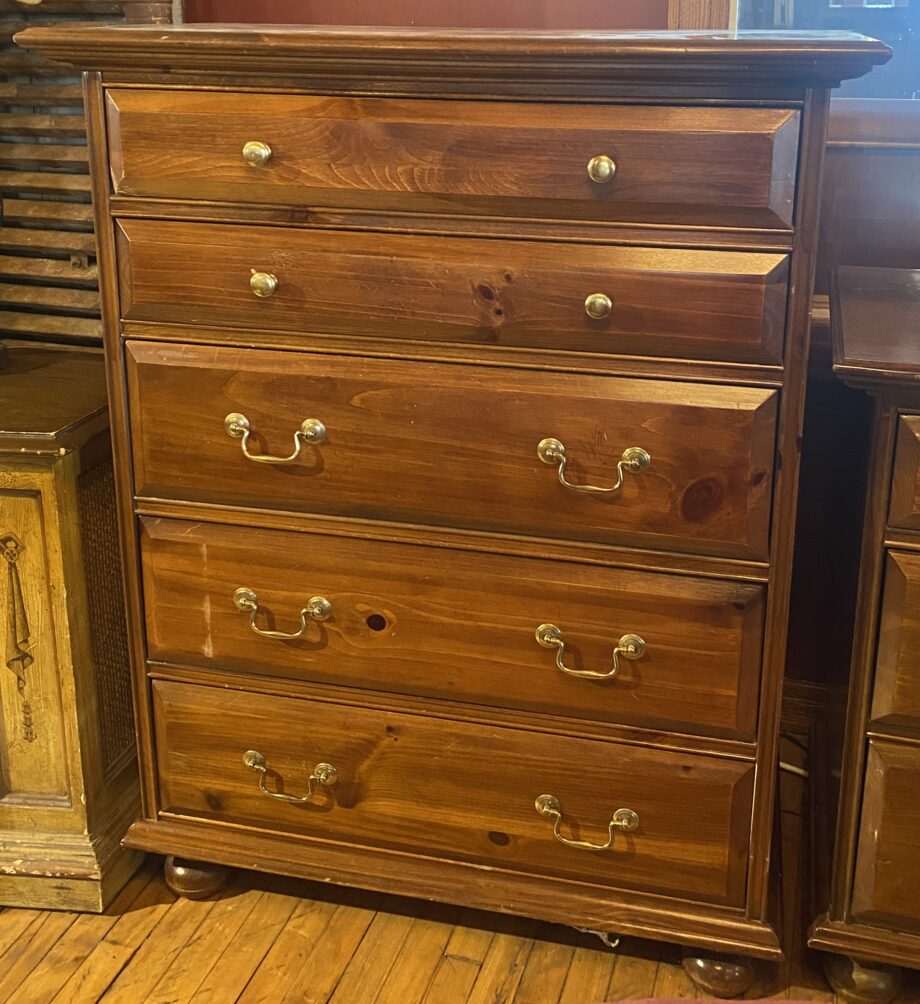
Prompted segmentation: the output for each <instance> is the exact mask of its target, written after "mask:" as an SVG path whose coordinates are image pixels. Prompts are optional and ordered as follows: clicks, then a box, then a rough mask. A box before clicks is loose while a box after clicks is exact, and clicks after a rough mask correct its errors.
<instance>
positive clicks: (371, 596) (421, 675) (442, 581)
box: [141, 519, 764, 739]
mask: <svg viewBox="0 0 920 1004" xmlns="http://www.w3.org/2000/svg"><path fill="white" fill-rule="evenodd" d="M141 551H142V558H143V569H144V598H145V603H146V610H147V645H148V652H149V655H150V657H151V658H152V659H155V660H158V661H166V662H173V663H180V664H190V665H200V666H205V667H208V668H212V665H213V666H216V667H218V668H222V669H227V670H231V671H234V672H237V673H243V674H252V675H254V676H260V677H265V676H271V677H286V678H290V679H296V680H314V681H321V682H326V683H333V684H344V685H345V686H354V687H362V688H367V689H370V690H379V691H388V692H394V693H401V694H413V695H418V696H423V697H436V698H442V699H446V700H456V701H464V702H469V703H472V704H478V705H483V706H500V707H504V708H512V709H520V710H524V711H529V712H533V713H535V714H538V715H540V716H541V718H545V717H546V716H551V715H562V716H567V717H575V718H587V719H592V720H594V721H598V722H611V723H628V724H633V725H639V726H646V727H649V728H655V729H670V730H673V731H678V732H693V733H704V734H711V735H716V736H725V737H731V738H748V739H749V738H753V735H754V730H755V723H756V716H757V700H758V681H759V669H760V649H761V639H762V629H763V602H764V590H763V588H762V587H760V586H756V585H751V584H746V583H739V582H720V581H716V580H709V579H694V578H690V577H684V576H677V575H659V574H644V573H641V572H632V571H626V570H621V569H612V568H603V567H596V566H591V565H578V564H573V563H571V562H563V561H546V560H538V559H536V558H516V557H508V556H503V555H493V554H482V553H476V552H459V551H450V550H446V549H443V548H436V547H420V546H417V545H411V544H399V543H391V542H387V541H378V540H364V539H349V538H346V537H339V536H335V537H333V536H324V535H321V534H313V533H287V532H283V531H280V530H260V529H255V528H242V527H239V526H223V525H218V524H202V523H187V522H182V521H179V520H163V519H147V520H143V521H142V538H141ZM240 589H247V590H250V591H251V593H254V594H255V596H256V601H255V605H253V604H252V603H246V602H244V601H239V602H235V600H234V597H235V596H237V595H238V590H240ZM315 596H322V597H324V598H326V599H327V600H329V602H330V603H331V604H332V612H331V616H328V617H326V618H325V619H322V620H313V619H310V618H307V619H305V620H304V621H301V611H302V610H304V609H309V601H310V599H311V598H313V597H315ZM325 613H326V611H322V612H321V614H320V616H322V615H324V614H325ZM543 624H551V625H555V627H557V628H558V631H559V635H560V636H561V637H560V638H559V641H561V645H559V644H557V645H555V646H554V647H549V648H547V647H545V646H543V645H541V644H540V643H538V641H537V638H536V632H537V630H538V629H539V628H540V626H541V625H543ZM254 628H255V629H257V630H258V631H265V630H276V631H282V632H285V633H289V634H296V633H297V632H301V634H300V637H299V638H297V639H296V640H288V639H277V638H267V637H265V636H263V635H259V634H258V633H257V631H256V630H254ZM624 639H625V640H624ZM636 639H638V640H636ZM544 640H545V638H544ZM557 657H558V658H559V661H560V662H561V664H562V665H563V666H565V667H566V668H567V669H569V670H572V671H573V672H576V673H583V672H588V673H595V674H598V676H600V675H603V674H608V673H615V675H612V676H610V677H609V678H607V679H597V678H589V677H583V676H574V675H569V674H568V673H566V672H563V671H562V670H561V669H560V668H559V665H558V664H557V661H556V660H557Z"/></svg>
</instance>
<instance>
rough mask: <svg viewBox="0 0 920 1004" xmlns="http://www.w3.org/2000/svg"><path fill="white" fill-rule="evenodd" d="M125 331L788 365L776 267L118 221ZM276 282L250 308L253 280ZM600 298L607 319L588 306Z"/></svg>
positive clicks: (773, 263)
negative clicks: (152, 328)
mask: <svg viewBox="0 0 920 1004" xmlns="http://www.w3.org/2000/svg"><path fill="white" fill-rule="evenodd" d="M118 241H119V247H120V251H121V309H122V312H123V316H124V317H125V318H127V319H128V320H137V321H146V322H157V323H180V324H189V323H191V324H200V323H207V324H215V323H216V324H222V325H227V326H234V327H248V328H254V329H262V330H279V331H290V332H292V333H293V334H299V335H302V334H304V333H306V332H328V333H333V334H346V335H349V334H350V335H359V336H360V335H367V334H370V335H373V336H374V337H384V338H389V339H412V340H424V341H427V340H432V341H442V342H445V341H454V342H467V343H471V344H472V345H473V346H487V347H490V346H500V347H503V348H513V347H527V348H542V349H561V350H565V351H577V352H594V353H623V354H629V355H663V356H685V357H690V358H701V359H706V358H710V359H724V360H730V361H740V362H760V363H777V362H781V361H782V350H783V334H784V327H785V311H786V303H787V280H788V269H789V259H788V256H786V255H781V254H746V253H737V252H723V251H686V250H677V249H667V250H665V249H660V250H652V249H645V248H617V247H585V246H583V245H574V246H563V245H560V244H553V243H542V242H541V243H535V242H533V241H507V240H505V241H496V240H482V239H480V240H476V239H474V238H469V237H464V238H448V237H420V236H417V235H411V234H403V235H387V234H373V235H368V234H367V233H363V232H360V231H358V232H348V231H333V230H295V229H293V228H285V229H283V230H282V229H277V228H268V227H239V226H210V225H207V224H189V223H175V222H173V223H166V222H162V221H149V220H122V221H120V223H119V225H118ZM254 269H255V270H257V271H260V272H265V273H270V274H272V275H274V276H275V277H276V279H277V283H278V284H277V288H276V289H275V291H274V292H273V293H272V294H271V296H268V297H265V298H259V297H257V296H254V295H253V293H252V290H251V289H250V285H249V281H250V277H251V275H252V271H253V270H254ZM595 293H603V294H604V295H607V296H608V298H609V299H610V300H611V302H612V304H613V306H612V309H611V310H610V313H609V315H608V316H606V317H603V318H598V319H595V318H592V317H589V316H588V314H587V312H586V310H585V300H586V298H587V297H588V296H590V295H592V294H595Z"/></svg>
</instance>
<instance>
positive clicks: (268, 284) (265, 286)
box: [249, 269, 609, 302]
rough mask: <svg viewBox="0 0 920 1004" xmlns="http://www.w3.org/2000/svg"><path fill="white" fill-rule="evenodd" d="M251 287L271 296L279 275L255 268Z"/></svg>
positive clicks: (257, 292) (261, 294) (256, 292)
mask: <svg viewBox="0 0 920 1004" xmlns="http://www.w3.org/2000/svg"><path fill="white" fill-rule="evenodd" d="M249 288H250V289H251V290H252V291H253V293H255V295H256V296H262V297H265V296H271V295H272V293H274V292H275V290H276V289H277V288H278V277H277V276H275V275H272V274H271V272H257V271H256V270H255V269H253V270H252V276H251V278H250V279H249ZM608 302H609V301H608Z"/></svg>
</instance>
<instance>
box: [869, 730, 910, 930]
mask: <svg viewBox="0 0 920 1004" xmlns="http://www.w3.org/2000/svg"><path fill="white" fill-rule="evenodd" d="M918 888H920V747H918V746H908V745H901V744H899V743H893V742H887V741H885V740H882V739H872V740H870V742H869V756H868V759H867V761H866V779H865V788H864V791H863V802H862V816H861V819H860V826H859V845H858V852H857V858H856V873H855V875H854V879H853V897H852V905H853V914H854V916H855V917H856V918H858V919H861V920H867V921H876V922H880V923H882V924H887V925H891V926H893V927H896V928H899V929H900V928H902V927H909V928H911V929H913V930H918V929H920V896H918V895H917V889H918Z"/></svg>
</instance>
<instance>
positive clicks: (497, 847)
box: [154, 682, 752, 905]
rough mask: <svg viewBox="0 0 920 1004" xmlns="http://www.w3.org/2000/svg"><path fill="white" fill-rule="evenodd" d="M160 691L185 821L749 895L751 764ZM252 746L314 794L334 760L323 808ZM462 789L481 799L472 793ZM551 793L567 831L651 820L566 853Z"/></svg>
mask: <svg viewBox="0 0 920 1004" xmlns="http://www.w3.org/2000/svg"><path fill="white" fill-rule="evenodd" d="M154 695H155V701H156V726H157V737H158V750H159V758H158V763H159V775H160V784H161V791H162V805H163V811H164V812H166V813H169V814H170V815H178V816H189V815H191V816H197V817H200V818H203V819H212V820H216V821H222V822H224V823H231V824H235V825H236V826H241V827H244V828H248V827H253V826H256V827H261V828H265V829H268V830H282V831H284V832H287V833H298V834H303V835H304V836H306V837H312V838H314V839H316V838H321V839H324V840H330V839H331V840H339V841H342V840H344V841H348V842H352V843H354V842H358V843H360V844H364V843H370V844H374V845H382V846H384V847H392V848H399V849H403V850H410V851H413V850H414V851H417V852H422V853H425V854H429V855H430V854H434V855H437V856H440V857H443V858H444V859H445V862H447V861H449V860H451V859H455V858H456V859H460V860H466V861H471V862H478V863H480V864H486V865H490V866H491V867H493V868H499V869H502V870H505V869H511V870H523V871H525V872H530V873H536V874H539V875H541V876H545V877H547V878H549V877H550V876H563V877H564V876H568V877H574V878H579V879H582V880H585V881H590V882H593V883H599V884H601V885H614V886H619V887H626V888H630V887H634V888H640V889H646V890H651V891H662V892H670V893H677V894H681V893H683V894H687V895H692V896H693V897H694V898H699V899H702V900H704V901H709V902H714V903H730V904H735V905H737V904H739V903H740V902H741V901H742V899H741V897H742V895H743V893H742V890H743V885H744V878H745V872H746V868H747V864H746V845H747V834H746V826H745V823H744V820H745V819H746V817H747V815H748V813H749V811H750V790H751V781H752V769H751V765H750V764H744V763H737V762H732V761H727V760H719V759H715V758H706V757H691V756H686V755H685V756H678V755H675V754H671V753H660V752H658V751H655V750H651V749H646V750H641V749H638V748H630V747H627V746H622V747H617V746H607V745H605V744H592V743H589V742H584V741H578V740H572V739H563V738H561V737H550V736H546V735H544V736H542V737H541V739H540V741H539V743H538V744H537V743H535V742H534V741H533V740H534V737H533V736H532V735H528V734H527V733H516V732H513V731H511V730H507V729H493V728H488V727H481V726H471V725H462V724H460V723H453V724H450V725H448V724H447V723H446V722H441V723H436V722H431V721H426V720H425V719H424V718H420V717H417V716H407V715H398V714H390V715H387V714H381V713H375V712H373V711H360V710H358V709H356V708H352V709H349V708H345V707H341V706H334V705H323V704H321V703H319V702H313V701H311V702H298V701H291V700H289V699H280V698H272V697H261V696H256V695H242V694H239V693H233V692H225V691H220V690H204V689H202V688H200V687H194V686H187V685H183V684H173V683H164V682H158V683H157V684H155V686H154ZM246 749H257V750H259V751H260V752H262V753H263V754H264V755H265V757H266V760H267V764H268V769H269V770H270V772H271V773H270V774H269V775H268V781H267V783H268V785H269V790H279V791H284V792H286V793H290V794H292V795H297V796H299V795H301V794H303V792H304V791H305V786H306V776H307V774H308V773H309V771H310V770H312V769H313V767H314V766H315V765H316V764H317V763H319V762H321V761H323V762H329V763H332V764H333V765H334V766H335V767H336V769H337V770H338V772H339V780H338V782H337V783H336V785H335V786H334V787H333V788H330V789H327V790H326V791H324V792H323V793H322V794H320V795H319V796H318V797H317V799H316V804H315V805H309V804H308V805H289V804H285V803H283V802H277V801H275V800H273V799H271V798H268V797H266V796H265V795H264V794H262V793H261V792H260V791H259V784H258V778H257V775H256V774H255V773H254V772H252V771H250V770H248V769H247V768H246V767H245V766H244V765H243V759H242V757H243V753H244V752H245V750H246ZM572 763H578V765H579V769H578V772H577V774H573V772H572V770H571V768H570V764H572ZM305 771H306V773H305ZM538 789H539V790H538ZM460 791H466V792H467V793H468V794H469V797H467V798H464V799H462V800H458V798H457V794H458V792H460ZM544 792H548V793H550V794H554V795H556V796H557V797H558V798H559V799H560V801H561V803H562V805H563V807H564V810H565V832H566V833H572V832H574V833H575V834H576V835H578V836H579V837H580V839H584V840H592V841H596V842H600V843H603V841H604V840H605V839H606V836H607V822H608V820H609V819H610V816H611V814H612V813H613V812H614V810H616V809H617V808H620V807H621V806H628V807H630V808H633V809H635V811H636V812H637V813H638V814H639V818H640V828H639V830H638V831H637V832H636V833H635V834H629V835H626V836H622V835H621V836H620V838H619V839H618V840H617V841H616V843H615V846H614V849H613V850H612V851H611V852H609V854H591V853H585V852H584V851H579V850H577V849H572V848H569V847H565V846H563V845H561V844H560V843H558V842H557V841H555V839H554V837H553V827H552V821H551V820H546V819H544V818H542V817H540V816H539V814H538V813H537V812H536V810H535V809H534V806H533V802H534V799H535V798H536V797H537V796H538V795H540V794H542V793H544ZM691 820H692V823H691ZM691 830H692V834H691V832H690V831H691ZM240 832H244V831H242V830H241V831H240ZM703 848H705V852H704V851H703ZM611 862H616V867H615V869H614V870H613V872H611ZM445 867H447V865H446V864H445Z"/></svg>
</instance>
